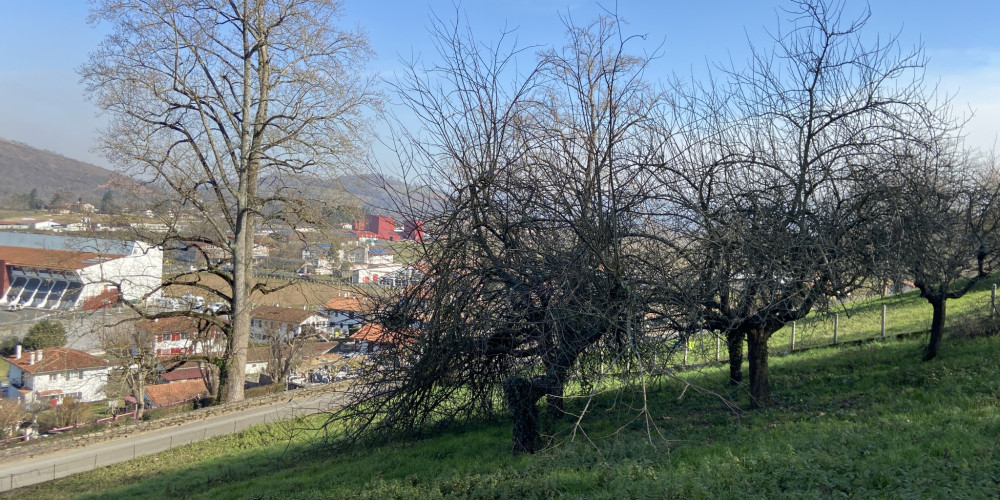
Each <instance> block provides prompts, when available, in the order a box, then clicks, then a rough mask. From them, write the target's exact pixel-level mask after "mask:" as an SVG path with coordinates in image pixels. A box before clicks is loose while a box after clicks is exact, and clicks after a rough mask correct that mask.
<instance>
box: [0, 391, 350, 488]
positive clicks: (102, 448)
mask: <svg viewBox="0 0 1000 500" xmlns="http://www.w3.org/2000/svg"><path fill="white" fill-rule="evenodd" d="M345 396H346V394H345V393H343V392H332V393H327V394H321V395H319V396H315V397H313V398H309V399H299V400H294V401H287V400H286V401H283V402H281V403H276V404H273V405H269V406H261V407H257V408H252V409H248V410H245V411H241V412H237V413H231V414H228V415H221V416H218V417H214V418H209V419H206V420H199V421H195V422H189V423H186V424H180V425H177V426H174V427H168V428H165V429H159V430H155V431H148V432H144V433H140V434H136V435H134V436H128V437H125V438H121V439H117V440H113V441H106V442H103V443H98V444H94V445H91V446H88V447H84V448H77V449H72V450H65V451H60V452H55V453H52V454H48V455H43V456H39V457H34V458H28V459H24V460H20V461H17V460H15V461H12V462H9V463H3V464H0V491H9V490H11V489H14V488H20V487H22V486H28V485H32V484H36V483H42V482H45V481H51V480H52V479H56V478H60V477H65V476H68V475H70V474H74V473H77V472H84V471H88V470H92V469H95V468H97V467H102V466H105V465H111V464H115V463H118V462H124V461H126V460H131V459H133V458H135V457H141V456H144V455H152V454H154V453H159V452H161V451H165V450H168V449H170V448H172V447H174V446H179V445H182V444H187V443H192V442H195V441H201V440H202V439H207V438H210V437H213V436H221V435H225V434H231V433H234V432H236V431H239V430H242V429H246V428H247V427H250V426H253V425H257V424H260V423H264V422H273V421H276V420H282V419H287V418H291V417H295V416H299V415H307V414H312V413H316V412H319V411H324V410H327V409H330V408H331V407H333V406H335V405H337V404H340V403H341V402H342V401H343V400H344V398H345Z"/></svg>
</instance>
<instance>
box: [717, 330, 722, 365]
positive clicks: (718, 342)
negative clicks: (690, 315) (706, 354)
mask: <svg viewBox="0 0 1000 500" xmlns="http://www.w3.org/2000/svg"><path fill="white" fill-rule="evenodd" d="M721 350H722V337H720V336H719V334H718V333H716V334H715V362H716V363H718V362H719V360H720V358H719V353H720V351H721Z"/></svg>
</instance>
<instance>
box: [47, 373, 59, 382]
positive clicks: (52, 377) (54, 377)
mask: <svg viewBox="0 0 1000 500" xmlns="http://www.w3.org/2000/svg"><path fill="white" fill-rule="evenodd" d="M49 380H50V381H51V380H59V374H58V373H50V374H49Z"/></svg>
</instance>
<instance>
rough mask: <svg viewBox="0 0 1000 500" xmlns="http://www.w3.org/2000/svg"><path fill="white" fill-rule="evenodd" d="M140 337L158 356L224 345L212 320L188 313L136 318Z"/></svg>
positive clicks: (210, 350) (212, 349)
mask: <svg viewBox="0 0 1000 500" xmlns="http://www.w3.org/2000/svg"><path fill="white" fill-rule="evenodd" d="M135 327H136V329H138V330H139V331H140V332H141V335H140V336H139V338H141V339H143V340H144V341H145V342H147V343H150V344H152V345H151V346H150V347H151V348H152V349H153V352H154V353H156V355H157V356H169V355H176V354H204V353H213V352H221V351H222V350H223V349H224V348H225V338H224V336H223V333H222V330H221V329H220V328H219V327H217V326H215V325H214V324H213V323H211V322H209V321H207V320H203V319H199V318H191V317H187V316H172V317H167V318H156V319H152V320H147V321H138V322H136V324H135Z"/></svg>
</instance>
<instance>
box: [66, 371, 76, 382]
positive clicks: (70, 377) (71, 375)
mask: <svg viewBox="0 0 1000 500" xmlns="http://www.w3.org/2000/svg"><path fill="white" fill-rule="evenodd" d="M75 378H77V373H76V372H66V380H73V379H75Z"/></svg>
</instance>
